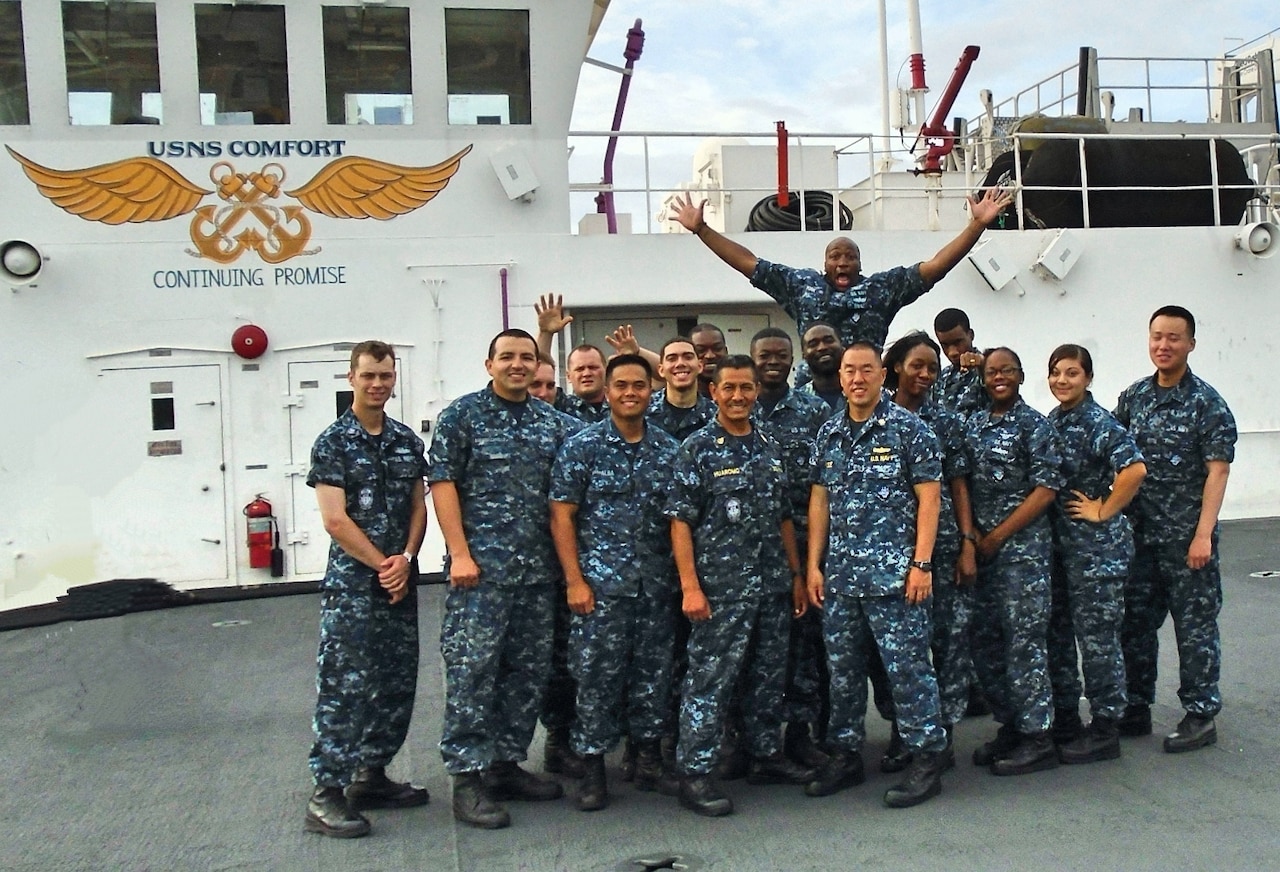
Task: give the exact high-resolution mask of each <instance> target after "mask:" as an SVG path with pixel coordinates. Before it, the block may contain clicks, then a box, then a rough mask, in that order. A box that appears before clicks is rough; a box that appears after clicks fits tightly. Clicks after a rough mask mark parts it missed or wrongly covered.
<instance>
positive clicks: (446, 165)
mask: <svg viewBox="0 0 1280 872" xmlns="http://www.w3.org/2000/svg"><path fill="white" fill-rule="evenodd" d="M5 148H6V149H7V150H8V152H9V154H10V155H12V156H13V158H14V160H16V161H18V163H20V164H21V165H22V169H23V171H24V172H25V173H26V174H27V178H29V179H31V181H32V182H33V183H34V184H35V186H36V189H37V190H38V191H39V192H40V193H41V194H43V195H44V196H45V197H46V198H48V199H49V201H50V202H52V203H53V204H54V205H56V206H58V207H59V208H61V209H63V210H65V211H67V212H70V213H71V214H72V215H78V216H79V217H81V218H84V219H85V220H86V221H98V222H101V223H103V224H126V223H133V224H137V223H142V222H146V221H166V220H168V219H170V218H176V217H178V216H179V215H186V214H188V213H191V212H194V213H195V215H194V216H193V217H192V219H191V242H192V244H194V245H195V247H196V250H195V251H192V252H190V253H191V254H193V255H195V256H196V257H207V258H209V259H210V260H214V261H216V262H218V263H223V264H225V263H231V262H233V261H235V260H237V259H238V258H239V257H240V256H241V255H242V254H244V253H245V252H246V251H254V252H256V253H257V254H258V256H259V257H261V258H262V259H263V260H264V261H266V262H267V263H281V262H283V261H286V260H289V259H290V258H293V257H297V256H298V255H301V254H315V253H316V252H318V251H319V250H320V249H319V248H313V249H310V250H308V249H307V248H306V245H307V242H308V241H309V240H310V239H311V222H310V221H309V220H308V219H307V216H306V215H305V214H303V213H304V210H310V211H312V212H318V213H320V214H321V215H326V216H328V217H330V218H376V219H378V220H379V221H386V220H388V219H391V218H395V217H397V216H399V215H406V214H408V213H409V212H412V211H414V210H415V209H417V208H419V207H421V206H424V205H426V204H427V203H429V202H430V201H431V200H432V199H433V198H434V197H435V196H436V195H437V194H439V193H440V192H441V191H442V190H444V188H445V186H446V185H448V184H449V180H450V179H452V178H453V176H454V174H455V173H456V172H457V171H458V167H459V166H460V165H461V163H462V159H463V158H464V157H466V156H467V154H468V153H469V152H470V151H471V148H472V146H470V145H468V146H467V147H466V148H464V149H462V151H460V152H458V153H457V154H455V155H453V156H452V157H450V158H447V159H446V160H444V161H441V162H440V163H438V164H435V165H434V166H429V167H406V166H399V165H398V164H392V163H386V162H384V161H379V160H374V159H373V158H367V157H355V156H348V157H341V158H338V159H337V160H334V161H331V162H330V163H329V164H327V165H326V166H325V167H323V168H322V169H321V170H320V172H318V173H317V174H316V175H315V176H314V177H313V178H312V179H311V181H309V182H307V183H306V184H304V185H303V186H302V187H300V188H295V189H293V190H291V191H282V190H281V185H282V184H283V182H284V178H285V170H284V167H282V166H281V165H280V164H277V163H270V164H267V165H266V166H264V167H262V169H261V170H259V171H256V172H248V173H242V172H238V171H237V170H236V169H235V167H233V166H232V165H231V164H230V163H228V162H227V161H219V162H218V163H216V164H214V165H213V168H212V169H211V170H210V171H209V179H210V181H212V182H213V184H214V188H213V189H212V190H205V189H204V188H201V187H199V186H197V185H194V184H192V183H191V182H190V181H188V180H187V179H186V178H184V177H183V176H182V174H181V173H179V172H178V171H177V170H175V169H174V168H173V167H171V166H169V165H168V164H167V163H165V162H164V161H161V160H157V159H155V158H152V157H133V158H126V159H125V160H120V161H115V162H114V163H107V164H100V165H98V166H94V167H87V168H85V169H78V170H55V169H50V168H49V167H43V166H41V165H40V164H38V163H36V162H35V161H32V160H30V159H28V158H26V157H24V156H22V155H21V154H18V152H16V151H14V150H13V149H12V148H9V147H8V146H5ZM215 193H216V194H217V195H218V198H219V199H221V200H222V201H223V204H221V205H220V204H216V203H215V204H206V205H203V206H201V205H200V201H201V200H203V199H204V198H205V197H206V196H208V195H209V194H215ZM282 193H283V194H284V196H286V197H291V198H293V199H295V200H297V201H298V203H301V204H302V205H301V206H297V205H293V204H286V205H280V206H277V205H275V204H274V203H272V202H271V201H273V200H276V199H278V198H279V197H280V195H281V194H282Z"/></svg>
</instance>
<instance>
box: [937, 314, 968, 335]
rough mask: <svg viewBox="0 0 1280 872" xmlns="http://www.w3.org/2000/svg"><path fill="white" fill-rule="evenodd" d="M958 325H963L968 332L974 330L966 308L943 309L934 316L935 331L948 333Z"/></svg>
mask: <svg viewBox="0 0 1280 872" xmlns="http://www.w3.org/2000/svg"><path fill="white" fill-rule="evenodd" d="M957 327H963V328H964V329H965V331H966V332H972V330H973V328H972V327H970V326H969V313H967V312H966V311H965V310H964V309H943V310H942V311H941V312H939V313H938V314H937V315H934V316H933V332H934V333H946V332H947V331H949V330H954V329H956V328H957Z"/></svg>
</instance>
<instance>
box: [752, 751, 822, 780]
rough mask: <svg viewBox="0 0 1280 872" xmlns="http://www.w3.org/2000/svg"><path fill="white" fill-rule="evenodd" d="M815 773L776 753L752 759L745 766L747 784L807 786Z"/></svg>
mask: <svg viewBox="0 0 1280 872" xmlns="http://www.w3.org/2000/svg"><path fill="white" fill-rule="evenodd" d="M817 774H818V773H817V771H816V770H814V769H810V768H809V767H808V766H801V765H800V764H799V763H796V762H795V761H793V760H792V759H791V758H789V757H788V756H787V755H786V754H783V753H782V752H781V751H777V752H775V753H773V754H770V755H769V756H768V757H752V758H751V762H750V763H749V764H748V765H747V783H748V784H808V783H809V782H810V781H812V780H813V779H814V778H815V777H816V776H817Z"/></svg>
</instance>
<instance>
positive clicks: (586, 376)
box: [556, 345, 609, 424]
mask: <svg viewBox="0 0 1280 872" xmlns="http://www.w3.org/2000/svg"><path fill="white" fill-rule="evenodd" d="M604 367H605V359H604V352H603V351H601V350H600V349H599V348H597V347H596V346H594V345H579V346H578V347H577V348H575V349H573V350H572V351H570V352H569V357H568V359H567V360H566V361H565V375H566V376H567V377H568V379H569V388H570V392H569V393H561V394H560V396H559V397H558V398H557V402H556V408H557V409H559V410H560V411H561V412H564V413H565V414H566V415H572V416H573V417H575V418H577V419H578V420H579V421H582V422H583V423H585V424H594V423H596V422H597V421H603V420H605V419H606V418H608V417H609V403H608V402H607V401H606V400H605V398H604Z"/></svg>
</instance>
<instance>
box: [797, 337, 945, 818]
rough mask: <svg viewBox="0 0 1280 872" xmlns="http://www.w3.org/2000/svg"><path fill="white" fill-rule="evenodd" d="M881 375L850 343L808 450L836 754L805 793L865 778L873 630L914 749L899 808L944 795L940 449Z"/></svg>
mask: <svg viewBox="0 0 1280 872" xmlns="http://www.w3.org/2000/svg"><path fill="white" fill-rule="evenodd" d="M884 379H885V370H884V365H883V362H882V361H881V358H880V352H879V350H878V349H877V348H876V347H875V346H874V345H872V344H870V343H867V342H855V343H854V344H853V345H851V346H850V347H848V348H846V349H845V352H844V356H843V357H842V358H841V364H840V383H841V385H842V386H843V387H844V389H845V394H846V396H847V397H848V399H849V405H848V412H847V414H845V415H841V416H840V417H838V418H832V419H831V420H829V421H828V422H827V423H826V424H824V425H823V426H822V429H821V430H819V431H818V437H817V441H816V443H815V444H814V449H813V473H812V480H813V492H812V496H811V497H810V501H809V535H810V543H809V545H810V547H809V552H808V571H807V587H808V595H809V600H810V602H811V603H812V604H813V605H814V606H815V607H819V608H822V609H823V622H822V627H823V635H824V637H825V641H826V648H827V659H828V666H829V668H830V671H831V720H830V723H829V725H828V728H827V744H828V746H829V747H830V748H832V755H831V759H830V760H829V761H828V762H827V764H826V765H825V766H824V767H823V768H822V769H821V770H820V771H819V772H818V774H817V776H816V777H815V779H814V780H813V781H812V782H810V783H809V784H808V785H807V786H806V787H805V793H807V794H808V795H809V796H828V795H830V794H832V793H835V792H837V791H839V790H843V789H844V788H846V787H850V786H852V785H854V784H858V783H860V782H861V781H862V779H863V766H862V744H863V742H864V740H865V739H866V713H867V652H868V642H869V638H870V639H874V641H875V645H876V647H877V648H878V649H879V652H880V656H881V658H882V659H883V661H884V664H885V667H886V670H887V672H888V675H889V685H890V689H891V692H892V694H893V703H894V708H895V712H896V715H897V720H898V728H899V731H900V732H901V734H902V738H903V741H904V742H906V744H907V746H908V747H910V748H911V749H912V751H913V760H912V763H911V767H910V769H909V770H908V772H907V776H906V778H905V779H904V780H903V781H902V783H900V784H898V785H895V786H894V787H892V788H890V789H889V790H888V791H887V792H886V793H885V797H884V801H885V804H886V805H889V806H891V807H895V808H905V807H907V806H912V805H917V804H919V803H921V802H924V801H925V800H927V799H929V798H930V797H933V796H936V795H937V794H938V793H939V792H941V790H942V771H943V769H945V768H946V765H947V760H948V757H947V755H946V747H947V733H946V730H945V729H944V728H943V726H942V723H941V720H940V712H939V708H938V685H937V682H936V680H935V678H934V673H933V668H932V666H931V665H930V663H929V632H930V630H929V598H930V595H931V593H932V588H933V581H932V573H933V564H932V560H933V547H934V539H935V537H936V534H937V529H938V512H939V507H940V505H941V485H940V481H941V479H942V455H941V451H940V449H939V447H938V440H937V438H936V437H935V436H934V434H933V431H932V430H930V429H929V427H928V425H926V424H925V423H924V422H923V421H921V420H920V419H919V418H918V417H916V416H915V415H913V414H911V413H910V412H908V411H906V410H905V409H903V408H902V407H901V406H898V405H897V404H895V403H894V402H893V401H892V400H890V399H888V398H886V397H885V396H884V395H882V394H881V388H882V387H883V386H884ZM824 554H825V557H826V560H825V564H824V562H823V556H824Z"/></svg>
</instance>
